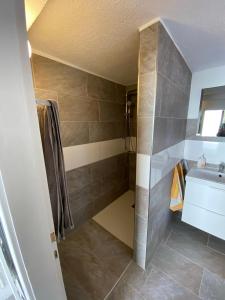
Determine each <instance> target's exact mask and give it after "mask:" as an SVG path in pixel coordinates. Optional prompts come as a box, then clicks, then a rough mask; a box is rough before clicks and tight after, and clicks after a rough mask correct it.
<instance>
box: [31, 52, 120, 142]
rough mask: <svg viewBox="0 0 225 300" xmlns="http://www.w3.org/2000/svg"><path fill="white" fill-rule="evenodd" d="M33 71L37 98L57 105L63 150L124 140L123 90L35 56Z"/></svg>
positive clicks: (84, 73) (76, 70)
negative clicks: (68, 147) (54, 102)
mask: <svg viewBox="0 0 225 300" xmlns="http://www.w3.org/2000/svg"><path fill="white" fill-rule="evenodd" d="M32 67H33V77H34V86H35V92H36V97H37V98H40V99H46V98H51V99H54V100H57V101H58V105H59V114H60V121H61V132H62V142H63V146H64V147H67V146H74V145H81V144H86V143H93V142H99V141H105V140H111V139H115V138H120V137H124V135H125V123H124V122H125V121H124V113H125V95H126V88H125V87H124V86H122V85H119V84H116V83H114V82H111V81H108V80H105V79H103V78H100V77H97V76H94V75H91V74H89V73H86V72H83V71H80V70H78V69H75V68H72V67H70V66H67V65H64V64H61V63H58V62H56V61H54V60H51V59H48V58H45V57H42V56H39V55H36V54H34V55H32Z"/></svg>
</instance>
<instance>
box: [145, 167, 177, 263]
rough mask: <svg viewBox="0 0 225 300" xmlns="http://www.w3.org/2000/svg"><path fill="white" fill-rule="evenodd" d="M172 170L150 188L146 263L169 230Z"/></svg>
mask: <svg viewBox="0 0 225 300" xmlns="http://www.w3.org/2000/svg"><path fill="white" fill-rule="evenodd" d="M172 176H173V172H170V173H169V174H167V175H166V176H165V177H163V178H162V179H161V180H160V181H159V182H158V183H157V184H156V185H155V186H154V187H153V188H152V189H151V190H150V205H149V215H148V239H147V256H146V261H147V264H148V263H149V262H150V260H151V258H152V255H153V254H154V252H155V250H156V249H157V247H158V245H159V244H160V243H161V241H162V240H163V239H165V238H166V237H167V235H168V234H169V232H170V227H171V226H170V225H171V220H172V213H171V212H170V210H169V205H170V190H171V184H172Z"/></svg>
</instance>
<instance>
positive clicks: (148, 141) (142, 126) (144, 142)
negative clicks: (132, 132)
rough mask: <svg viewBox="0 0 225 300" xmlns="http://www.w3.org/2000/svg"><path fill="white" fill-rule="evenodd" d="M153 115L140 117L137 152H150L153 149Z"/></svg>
mask: <svg viewBox="0 0 225 300" xmlns="http://www.w3.org/2000/svg"><path fill="white" fill-rule="evenodd" d="M152 128H153V118H152V117H139V118H138V127H137V136H138V138H137V152H138V153H142V154H150V153H151V150H152V130H153V129H152Z"/></svg>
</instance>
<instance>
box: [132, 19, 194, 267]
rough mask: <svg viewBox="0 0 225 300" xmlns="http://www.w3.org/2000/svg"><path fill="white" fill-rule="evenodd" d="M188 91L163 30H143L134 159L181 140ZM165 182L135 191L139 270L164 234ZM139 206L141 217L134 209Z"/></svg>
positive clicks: (185, 73) (187, 75)
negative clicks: (142, 236) (142, 259)
mask: <svg viewBox="0 0 225 300" xmlns="http://www.w3.org/2000/svg"><path fill="white" fill-rule="evenodd" d="M190 85H191V72H190V70H189V68H188V66H187V65H186V63H185V61H184V59H183V57H182V56H181V55H180V53H179V51H178V50H177V48H176V46H175V45H174V43H173V41H172V40H171V38H170V36H169V35H168V33H167V31H166V30H165V28H164V27H163V25H162V24H161V23H156V24H154V25H152V26H150V27H148V28H146V29H144V30H143V31H142V32H141V33H140V51H139V82H138V93H139V96H138V110H137V153H140V154H146V155H150V158H151V157H152V156H154V154H157V153H158V152H160V151H162V150H164V149H167V148H168V147H171V146H173V145H175V144H177V143H178V142H180V141H182V140H184V139H185V136H186V122H187V112H188V105H189V93H190ZM150 161H151V159H150ZM145 167H146V168H149V172H150V178H151V176H154V174H152V172H153V171H154V170H153V169H151V163H150V166H145ZM171 182H172V173H169V174H167V175H166V176H165V177H164V178H162V179H161V181H159V182H158V183H157V185H156V186H154V187H153V188H152V189H148V190H145V189H143V188H141V187H136V188H137V191H138V192H137V193H136V206H137V207H138V209H136V214H138V215H137V216H136V226H137V231H138V229H139V228H141V227H142V232H145V231H146V229H145V230H144V229H143V228H144V227H146V228H147V239H146V243H143V240H142V241H137V244H138V245H137V248H138V249H140V243H142V248H144V247H145V255H146V257H145V264H146V262H147V263H148V262H149V261H150V259H151V257H152V254H153V253H154V251H155V249H156V248H157V246H158V245H159V244H160V242H161V240H162V239H163V238H165V236H166V234H167V232H168V228H169V224H170V219H171V214H170V211H169V203H170V188H171ZM140 191H142V192H140ZM141 203H142V204H141ZM143 203H145V204H143ZM141 205H143V207H145V208H146V209H147V213H146V212H145V213H144V212H143V211H141V210H140V209H139V208H140V206H141ZM138 211H139V212H138ZM140 211H141V214H140ZM137 212H138V213H137ZM140 218H142V222H141V220H140ZM146 218H147V219H146ZM144 219H145V220H144ZM140 224H142V226H140ZM137 236H138V233H137ZM140 236H141V235H140ZM136 239H137V240H138V237H137V238H136ZM143 255H144V250H143ZM138 258H140V255H139V257H138ZM142 263H143V261H142ZM139 265H140V264H139ZM142 267H143V266H142Z"/></svg>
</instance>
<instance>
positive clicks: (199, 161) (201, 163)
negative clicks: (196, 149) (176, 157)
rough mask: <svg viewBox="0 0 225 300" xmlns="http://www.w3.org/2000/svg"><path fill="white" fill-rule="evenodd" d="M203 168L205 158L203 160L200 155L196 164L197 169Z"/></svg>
mask: <svg viewBox="0 0 225 300" xmlns="http://www.w3.org/2000/svg"><path fill="white" fill-rule="evenodd" d="M205 166H206V158H205V156H204V154H202V156H201V157H199V160H198V162H197V167H198V168H205Z"/></svg>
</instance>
